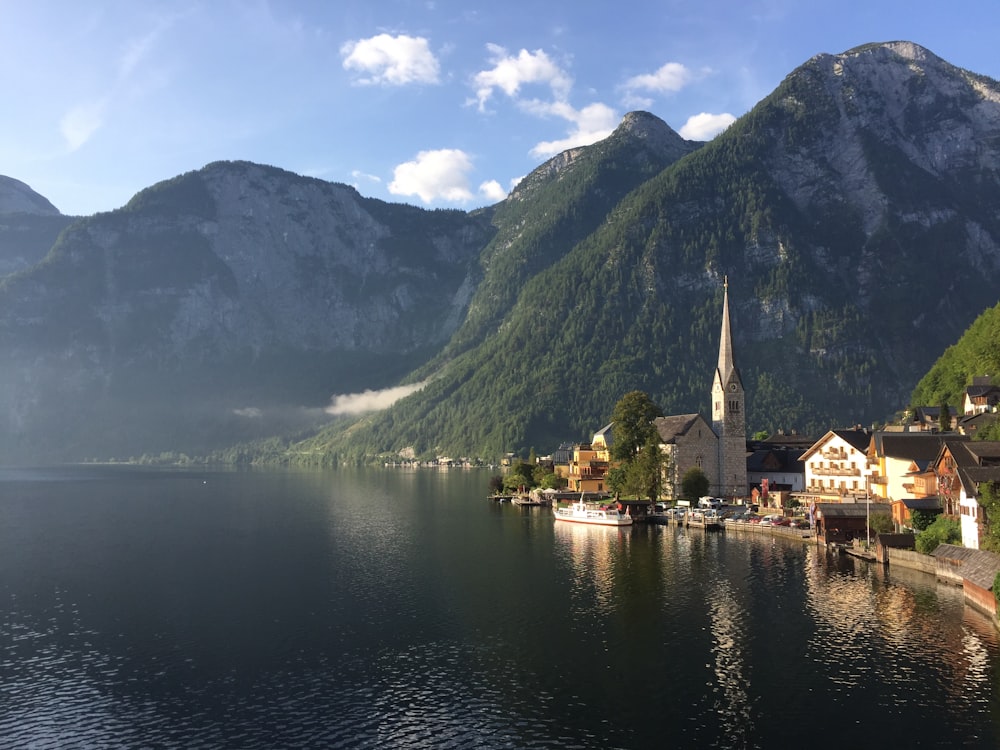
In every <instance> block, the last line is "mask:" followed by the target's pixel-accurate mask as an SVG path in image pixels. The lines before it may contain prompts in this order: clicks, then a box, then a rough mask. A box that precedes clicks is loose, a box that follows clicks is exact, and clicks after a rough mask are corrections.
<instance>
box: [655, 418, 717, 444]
mask: <svg viewBox="0 0 1000 750" xmlns="http://www.w3.org/2000/svg"><path fill="white" fill-rule="evenodd" d="M699 420H700V421H701V422H702V424H704V425H705V427H707V428H708V430H709V431H710V432H711V433H712V435H715V432H714V431H713V430H712V427H711V426H710V425H709V424H708V422H706V421H705V419H704V418H703V417H702V416H701V414H675V415H672V416H669V417H657V418H656V419H654V420H653V424H654V425H656V431H657V432H659V433H660V442H662V443H664V444H666V445H669V444H670V443H673V442H675V441H676V440H677V438H678V437H682V436H684V435H686V434H687V433H688V431H689V430H690V429H691V427H693V426H694V425H695V424H696V423H697V422H698V421H699Z"/></svg>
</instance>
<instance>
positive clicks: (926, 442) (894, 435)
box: [873, 432, 958, 461]
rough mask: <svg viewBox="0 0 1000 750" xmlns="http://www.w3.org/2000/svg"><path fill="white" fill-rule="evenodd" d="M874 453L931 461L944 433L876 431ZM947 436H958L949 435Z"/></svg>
mask: <svg viewBox="0 0 1000 750" xmlns="http://www.w3.org/2000/svg"><path fill="white" fill-rule="evenodd" d="M873 437H874V443H875V453H876V455H879V456H886V457H887V458H901V459H904V460H909V461H931V460H933V459H934V458H936V457H937V454H938V452H939V451H940V450H941V444H942V443H943V442H944V441H945V439H946V437H945V436H944V435H928V434H927V433H919V432H876V433H875V434H874V435H873ZM948 437H949V438H956V437H958V436H955V435H950V436H948Z"/></svg>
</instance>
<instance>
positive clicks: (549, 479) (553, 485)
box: [538, 472, 566, 490]
mask: <svg viewBox="0 0 1000 750" xmlns="http://www.w3.org/2000/svg"><path fill="white" fill-rule="evenodd" d="M538 486H539V487H541V488H542V489H543V490H558V489H561V488H563V487H565V486H566V480H565V479H563V478H562V477H561V476H559V475H558V474H555V473H553V472H549V473H548V474H546V475H545V476H543V477H542V479H541V481H540V482H539V483H538Z"/></svg>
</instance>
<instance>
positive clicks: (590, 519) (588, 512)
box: [554, 497, 632, 526]
mask: <svg viewBox="0 0 1000 750" xmlns="http://www.w3.org/2000/svg"><path fill="white" fill-rule="evenodd" d="M554 515H555V520H557V521H570V522H572V523H589V524H592V525H594V526H631V525H632V516H631V515H629V514H628V513H622V512H621V511H620V510H618V508H617V507H616V506H613V505H612V506H608V505H593V504H590V505H588V504H587V503H586V502H585V501H584V500H583V498H582V497H581V498H580V499H579V500H577V501H576V502H575V503H573V504H572V505H570V506H566V507H562V508H556V510H555V513H554Z"/></svg>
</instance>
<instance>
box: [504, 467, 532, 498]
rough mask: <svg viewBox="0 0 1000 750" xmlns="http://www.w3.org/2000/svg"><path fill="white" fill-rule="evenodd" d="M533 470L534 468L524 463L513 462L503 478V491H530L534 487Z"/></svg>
mask: <svg viewBox="0 0 1000 750" xmlns="http://www.w3.org/2000/svg"><path fill="white" fill-rule="evenodd" d="M534 470H535V467H534V466H532V465H531V464H529V463H527V462H525V461H520V460H518V461H515V462H514V464H513V465H512V466H511V467H510V471H509V472H508V473H507V476H505V477H504V480H503V486H504V489H506V490H508V491H511V492H517V491H519V490H520V489H521V488H525V489H531V488H532V487H534V486H535V477H534V475H533V473H534Z"/></svg>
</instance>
